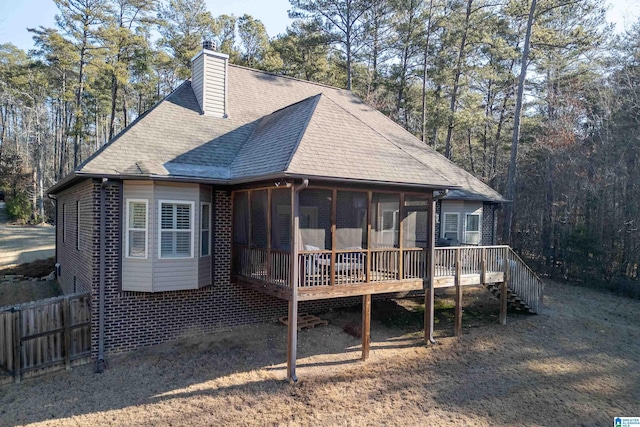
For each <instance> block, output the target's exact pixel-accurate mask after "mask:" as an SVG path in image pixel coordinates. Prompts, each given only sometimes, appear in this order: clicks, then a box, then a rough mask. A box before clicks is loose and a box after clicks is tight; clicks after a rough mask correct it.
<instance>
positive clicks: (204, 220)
mask: <svg viewBox="0 0 640 427" xmlns="http://www.w3.org/2000/svg"><path fill="white" fill-rule="evenodd" d="M210 247H211V203H202V204H201V205H200V256H209V255H211V249H210Z"/></svg>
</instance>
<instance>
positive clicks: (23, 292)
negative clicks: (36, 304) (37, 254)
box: [0, 258, 62, 307]
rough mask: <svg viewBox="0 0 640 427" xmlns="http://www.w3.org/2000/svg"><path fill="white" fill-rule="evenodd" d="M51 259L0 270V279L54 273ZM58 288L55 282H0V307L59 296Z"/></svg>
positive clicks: (27, 280) (41, 275) (25, 280)
mask: <svg viewBox="0 0 640 427" xmlns="http://www.w3.org/2000/svg"><path fill="white" fill-rule="evenodd" d="M54 264H55V261H54V259H53V258H49V259H47V260H39V261H34V262H30V263H28V264H20V265H18V266H15V267H11V268H7V269H4V270H0V278H2V277H3V276H5V275H21V276H25V277H43V276H47V275H48V274H49V273H51V272H52V271H54V269H55V267H54ZM61 294H62V291H61V290H60V286H58V283H57V282H56V281H55V280H31V279H24V280H19V281H4V280H0V307H5V306H9V305H16V304H20V303H23V302H30V301H37V300H41V299H45V298H51V297H55V296H58V295H61Z"/></svg>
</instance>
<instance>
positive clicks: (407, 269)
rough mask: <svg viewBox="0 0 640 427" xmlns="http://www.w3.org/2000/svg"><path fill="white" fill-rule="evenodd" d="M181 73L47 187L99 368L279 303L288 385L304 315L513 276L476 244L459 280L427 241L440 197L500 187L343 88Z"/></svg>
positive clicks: (255, 318)
mask: <svg viewBox="0 0 640 427" xmlns="http://www.w3.org/2000/svg"><path fill="white" fill-rule="evenodd" d="M192 72H193V76H192V78H191V80H189V81H186V82H184V84H182V85H181V86H180V87H178V88H177V89H176V90H175V91H174V92H173V93H171V94H170V95H169V96H167V97H166V98H165V99H164V100H162V101H161V102H160V103H159V104H157V105H156V106H155V107H154V108H152V109H151V110H149V111H147V112H146V113H145V114H143V115H142V116H140V117H139V118H138V119H137V120H135V121H134V122H133V123H132V124H131V125H130V126H129V127H128V128H126V129H125V130H124V131H122V132H121V133H120V134H119V135H118V136H116V137H115V138H114V139H113V140H112V141H110V142H109V143H108V144H107V145H105V146H104V147H103V148H102V149H100V150H99V151H98V152H96V153H95V154H94V155H93V156H91V157H90V158H89V159H87V160H86V161H85V162H84V163H83V164H82V165H80V166H79V167H78V168H77V169H76V170H75V171H74V172H72V173H71V174H70V175H68V176H67V177H65V178H64V179H62V180H61V181H60V182H58V183H57V184H56V185H55V186H54V187H52V188H51V189H50V191H49V192H50V194H51V196H52V197H54V198H55V199H56V201H57V202H56V204H57V210H56V215H57V218H58V222H57V223H58V224H59V226H58V228H57V235H56V236H57V237H56V242H57V263H58V265H59V271H58V278H59V282H60V284H61V286H62V288H63V290H64V292H65V293H73V292H81V291H86V292H90V293H91V298H92V345H91V347H92V357H93V359H95V360H97V361H98V362H99V364H100V363H102V362H103V361H104V358H105V356H106V355H111V354H116V353H119V352H124V351H129V350H132V349H135V348H138V347H141V346H145V345H151V344H156V343H160V342H163V341H167V340H171V339H175V338H178V337H180V336H183V335H186V334H196V333H207V332H210V331H214V330H217V329H220V328H223V327H230V326H235V325H240V324H248V323H251V322H261V321H268V320H273V319H276V318H277V317H278V316H281V315H284V314H286V313H287V310H288V316H289V319H291V321H290V322H289V345H288V362H289V370H288V373H289V374H288V375H289V378H292V379H294V378H295V354H296V353H295V352H296V319H297V312H298V309H300V310H305V311H307V310H310V311H313V310H318V309H319V308H321V307H327V306H331V305H335V304H339V303H341V302H342V303H343V302H344V301H345V298H349V297H357V298H362V301H363V304H364V306H365V307H369V309H366V310H365V313H368V312H369V311H368V310H370V301H371V295H372V294H379V293H389V292H397V291H410V290H423V289H425V288H426V289H427V291H426V292H425V295H426V301H427V303H428V304H432V302H433V288H434V287H435V286H437V285H440V286H453V284H454V283H455V284H457V285H458V286H460V285H461V284H462V283H463V282H462V281H461V277H462V274H463V273H464V274H467V273H469V274H471V273H473V274H475V276H474V277H475V279H473V280H474V281H470V279H469V280H467V282H468V283H467V282H465V283H467V284H471V283H472V282H473V283H486V284H488V283H492V284H496V283H500V282H504V281H505V280H506V277H505V276H504V274H506V273H505V272H503V270H504V269H501V268H502V267H500V265H504V263H502V264H499V263H500V262H501V261H500V260H501V259H505V258H506V257H507V256H508V254H507V252H506V251H507V250H506V249H505V248H498V247H496V248H489V249H487V248H484V249H482V250H481V251H476V252H474V254H475V255H473V257H474V258H473V259H474V260H476V261H475V264H474V267H473V268H472V267H469V266H467V267H468V269H469V271H467V270H464V272H462V270H459V271H458V270H456V268H454V267H456V266H460V267H461V262H456V261H455V260H456V259H461V253H462V252H461V251H460V250H459V249H458V250H457V252H455V251H456V250H455V249H450V248H443V249H442V251H440V252H437V251H436V249H435V244H434V236H435V233H434V231H433V230H435V220H434V218H435V208H434V200H435V198H437V197H434V194H435V195H436V196H437V195H438V194H440V195H442V194H444V192H445V190H447V189H449V190H465V189H466V190H474V191H477V192H480V193H485V194H488V196H487V197H486V199H488V200H494V199H495V200H500V196H499V194H497V193H495V192H494V191H493V190H491V189H490V188H489V187H487V186H486V185H484V184H483V183H481V182H480V181H479V180H477V179H476V178H474V177H473V176H471V175H470V174H468V173H466V172H465V171H463V170H462V169H460V168H459V167H457V166H455V165H454V164H453V163H451V162H450V161H449V160H447V159H445V158H444V157H443V156H441V155H439V154H438V153H436V152H434V151H433V150H431V149H429V148H427V147H425V146H424V144H422V143H421V142H420V141H418V140H417V139H416V138H414V137H413V136H412V135H411V134H409V133H408V132H406V131H405V130H404V129H403V128H401V127H400V126H398V125H397V124H395V123H394V122H392V121H391V120H390V119H388V118H387V117H385V116H384V115H383V114H381V113H379V112H378V111H376V110H374V109H372V108H371V107H369V106H367V105H366V104H364V103H363V102H362V101H360V100H359V99H358V98H356V97H355V96H354V95H353V94H352V93H350V92H349V91H346V90H341V89H336V88H332V87H327V86H323V85H320V84H315V83H309V82H304V81H299V80H296V79H292V78H287V77H282V76H276V75H272V74H269V73H265V72H261V71H257V70H252V69H248V68H243V67H238V66H234V65H231V64H229V63H228V57H227V56H226V55H224V54H221V53H217V52H215V51H213V50H210V49H203V51H202V52H201V53H199V54H198V55H197V56H196V57H195V58H194V59H193V63H192ZM491 197H494V199H491ZM475 202H476V201H474V203H475ZM465 206H466V202H464V203H463V204H462V207H463V208H464V207H465ZM442 209H443V214H444V215H445V217H446V218H450V217H448V216H446V215H447V214H448V213H450V210H448V208H447V205H446V204H444V202H443V205H442ZM462 212H463V211H460V215H462ZM474 212H475V211H474ZM482 212H484V208H483V210H482ZM471 214H473V213H471ZM485 216H489V215H488V214H487V215H485ZM479 219H480V218H475V219H473V218H472V219H470V217H467V219H466V220H465V221H467V225H466V228H461V229H465V230H466V231H465V233H466V234H467V235H470V234H469V233H472V232H473V230H475V229H477V228H478V227H479V225H478V224H479V223H476V224H475V229H474V226H470V225H469V223H470V222H471V221H476V220H479ZM446 221H449V219H447V220H446ZM491 221H493V214H491ZM451 227H452V226H451ZM446 230H450V228H449V226H447V227H445V231H446ZM451 230H453V228H451ZM447 232H448V231H447ZM447 236H448V235H447ZM459 239H460V237H459ZM460 240H463V239H460ZM467 240H468V239H467ZM447 251H448V252H447ZM452 251H453V252H452ZM487 251H494V252H487ZM456 254H458V255H456ZM465 254H466V252H465ZM469 254H471V252H469V253H468V254H467V255H469ZM487 254H489V255H487ZM500 254H502V255H500ZM440 255H441V256H440ZM436 256H439V257H440V258H439V259H440V261H437V260H436ZM456 256H457V258H456ZM469 256H470V255H469ZM469 256H466V255H465V258H469ZM483 256H484V257H485V258H486V257H487V256H488V257H489V258H488V260H485V259H484V258H482V257H483ZM469 259H471V258H469ZM483 260H484V261H483ZM447 262H448V263H449V264H451V265H448V264H447ZM452 263H453V264H452ZM507 265H508V264H507ZM492 266H493V267H494V268H493V269H492V268H490V267H492ZM467 267H465V268H467ZM436 269H440V270H438V271H439V274H440V276H442V277H441V278H440V279H439V280H440V282H436V280H435V278H436V274H437V273H436ZM472 270H473V271H472ZM456 271H458V274H457V276H456ZM461 272H462V273H461ZM454 276H455V277H457V278H458V279H456V278H455V277H454ZM503 279H505V280H503ZM505 289H506V288H505ZM503 295H505V299H506V293H505V292H503ZM431 307H432V306H431ZM505 307H506V305H505ZM534 308H535V307H534ZM427 312H428V315H427V316H426V320H427V324H428V325H427V327H426V328H425V335H426V336H427V338H431V335H430V334H431V331H432V326H433V318H432V316H433V310H432V309H431V310H427ZM460 313H461V311H460ZM429 316H431V317H429ZM460 318H461V317H460ZM364 320H365V330H366V331H368V320H367V319H366V318H365V319H364ZM363 336H365V337H364V340H363V357H366V352H368V334H363Z"/></svg>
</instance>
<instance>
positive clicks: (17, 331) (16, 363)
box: [13, 311, 22, 384]
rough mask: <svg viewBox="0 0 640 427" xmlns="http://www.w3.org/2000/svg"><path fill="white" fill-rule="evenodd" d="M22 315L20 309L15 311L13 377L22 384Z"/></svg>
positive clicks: (17, 382)
mask: <svg viewBox="0 0 640 427" xmlns="http://www.w3.org/2000/svg"><path fill="white" fill-rule="evenodd" d="M21 319H22V316H21V312H20V311H16V312H15V313H13V379H14V381H15V383H16V384H20V380H21V379H22V364H21V362H22V360H21V359H22V354H21V353H22V351H21V347H22V327H21V326H22V325H21V323H22V321H21Z"/></svg>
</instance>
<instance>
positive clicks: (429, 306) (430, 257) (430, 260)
mask: <svg viewBox="0 0 640 427" xmlns="http://www.w3.org/2000/svg"><path fill="white" fill-rule="evenodd" d="M435 224H436V201H435V200H434V199H433V195H431V196H430V200H429V224H428V227H427V233H428V236H429V237H428V242H429V247H428V248H427V249H428V251H427V268H426V269H425V273H426V274H427V282H428V283H427V289H425V291H424V342H425V344H428V343H432V344H435V342H436V340H435V339H434V338H433V325H434V323H435V321H434V313H433V311H434V301H433V299H434V298H435V292H434V288H435V286H434V285H435V275H436V274H435V273H436V267H435V259H436V257H435V251H436V249H435V247H436V238H435V232H436V231H435Z"/></svg>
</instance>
